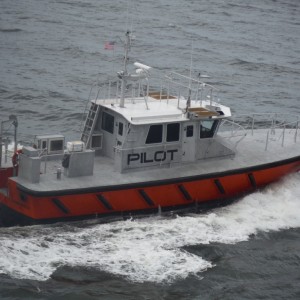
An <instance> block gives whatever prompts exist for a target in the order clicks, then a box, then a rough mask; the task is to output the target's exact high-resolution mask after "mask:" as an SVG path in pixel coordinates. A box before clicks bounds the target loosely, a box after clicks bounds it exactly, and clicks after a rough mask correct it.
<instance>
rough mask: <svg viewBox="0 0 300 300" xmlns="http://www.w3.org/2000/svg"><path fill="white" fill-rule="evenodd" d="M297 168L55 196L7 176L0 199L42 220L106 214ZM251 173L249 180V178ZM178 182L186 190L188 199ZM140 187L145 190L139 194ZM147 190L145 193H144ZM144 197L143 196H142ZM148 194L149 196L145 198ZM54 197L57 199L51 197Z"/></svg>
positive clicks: (237, 191) (221, 190)
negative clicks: (21, 185)
mask: <svg viewBox="0 0 300 300" xmlns="http://www.w3.org/2000/svg"><path fill="white" fill-rule="evenodd" d="M299 169H300V161H296V162H292V163H288V164H284V165H280V166H276V167H272V168H268V169H263V170H257V171H253V172H245V173H240V174H231V175H230V174H228V175H226V174H223V175H222V176H220V177H215V178H209V179H198V180H193V181H189V182H177V183H172V184H164V185H157V186H150V187H149V186H147V187H145V188H141V187H140V186H139V187H138V188H134V187H132V188H129V189H120V190H113V191H105V192H102V193H86V194H75V193H74V194H73V195H63V196H55V197H46V196H45V197H36V196H32V195H27V194H26V193H25V192H20V191H19V189H18V188H17V184H16V183H15V182H14V181H12V180H9V182H8V187H9V195H10V196H9V197H5V196H3V195H1V194H0V203H3V204H4V205H5V206H7V207H8V208H10V209H11V210H13V211H15V212H17V213H20V214H21V215H24V216H26V217H29V218H31V219H34V220H37V221H39V220H40V221H42V220H46V219H48V220H51V219H53V220H54V219H55V220H56V221H57V220H59V219H66V218H72V217H80V216H92V215H94V216H95V215H97V216H101V215H107V214H109V213H122V212H134V211H137V212H138V211H147V210H153V209H155V208H158V207H159V206H160V207H161V208H167V207H169V208H176V207H180V206H181V207H182V206H186V205H188V204H193V203H194V202H197V203H202V202H205V203H206V202H213V201H216V200H220V199H221V200H222V199H224V200H225V199H230V198H235V197H237V196H239V195H243V194H245V193H249V192H250V191H253V190H254V182H253V178H254V180H255V186H256V187H257V188H259V187H262V186H265V185H266V184H268V183H271V182H273V181H276V180H278V179H279V178H281V177H282V176H284V175H286V174H289V173H292V172H296V171H298V170H299ZM249 173H250V174H252V176H250V177H253V178H252V182H251V179H250V178H249ZM179 185H182V187H183V189H184V190H185V191H186V192H187V193H188V195H189V196H190V198H191V199H187V196H185V195H184V193H183V192H182V187H181V189H180V188H179ZM141 189H142V190H143V191H144V192H145V193H144V196H143V195H142V194H141ZM145 194H146V196H145ZM145 197H146V198H145ZM147 197H148V198H147ZM53 199H56V200H53Z"/></svg>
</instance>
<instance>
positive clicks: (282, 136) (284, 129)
mask: <svg viewBox="0 0 300 300" xmlns="http://www.w3.org/2000/svg"><path fill="white" fill-rule="evenodd" d="M284 134H285V124H284V126H283V132H282V143H281V146H282V147H283V144H284Z"/></svg>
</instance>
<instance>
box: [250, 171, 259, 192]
mask: <svg viewBox="0 0 300 300" xmlns="http://www.w3.org/2000/svg"><path fill="white" fill-rule="evenodd" d="M248 178H249V180H250V183H251V185H252V187H253V188H254V189H256V187H257V184H256V180H255V177H254V175H253V174H252V173H249V174H248Z"/></svg>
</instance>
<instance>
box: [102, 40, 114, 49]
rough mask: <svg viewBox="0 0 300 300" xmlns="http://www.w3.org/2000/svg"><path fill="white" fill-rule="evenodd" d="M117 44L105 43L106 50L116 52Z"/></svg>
mask: <svg viewBox="0 0 300 300" xmlns="http://www.w3.org/2000/svg"><path fill="white" fill-rule="evenodd" d="M114 48H115V42H105V44H104V49H105V50H114Z"/></svg>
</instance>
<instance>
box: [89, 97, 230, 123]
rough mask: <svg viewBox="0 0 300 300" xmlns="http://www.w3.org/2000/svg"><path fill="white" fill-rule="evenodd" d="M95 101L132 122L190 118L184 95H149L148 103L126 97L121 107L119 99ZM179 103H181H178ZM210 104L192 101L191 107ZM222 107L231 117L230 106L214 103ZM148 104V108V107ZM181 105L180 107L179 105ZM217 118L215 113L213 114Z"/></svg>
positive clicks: (155, 121) (182, 120)
mask: <svg viewBox="0 0 300 300" xmlns="http://www.w3.org/2000/svg"><path fill="white" fill-rule="evenodd" d="M92 102H93V103H95V104H98V105H101V106H102V107H105V108H107V109H108V110H111V111H114V112H116V113H118V114H120V115H122V116H123V117H124V118H125V119H126V120H127V121H128V122H130V123H132V124H153V123H162V122H184V121H187V120H189V118H188V117H187V115H186V114H185V108H186V99H184V98H183V97H182V98H180V99H179V101H178V98H177V97H173V99H169V100H166V99H163V100H158V99H156V98H153V97H148V100H147V105H146V102H145V99H144V98H143V97H139V98H134V99H131V98H126V99H125V107H120V105H119V102H118V101H117V99H109V100H105V101H103V100H92ZM178 103H179V105H178ZM209 104H210V102H209V101H202V102H201V103H200V101H191V108H192V109H194V108H196V109H197V108H201V107H202V108H205V107H208V106H209ZM213 104H214V105H217V106H218V107H220V109H221V110H222V111H223V113H224V115H223V116H221V117H222V118H224V117H229V116H231V113H230V108H229V107H226V106H224V105H220V104H219V103H213ZM147 106H148V108H147ZM178 106H179V107H178ZM208 117H209V116H207V115H203V118H204V119H205V118H208ZM212 117H213V118H215V116H214V115H212Z"/></svg>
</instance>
